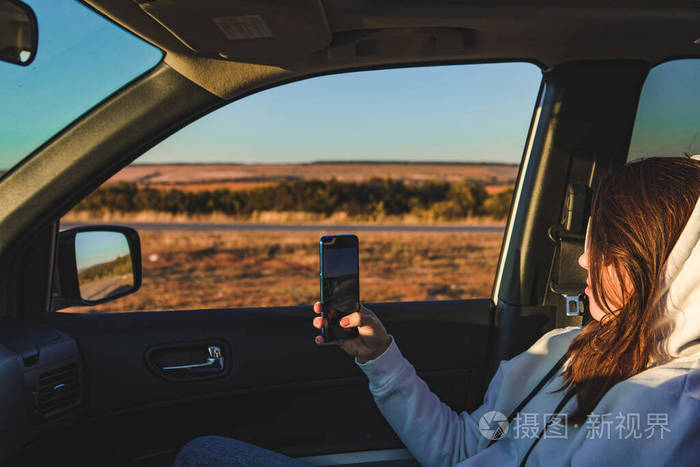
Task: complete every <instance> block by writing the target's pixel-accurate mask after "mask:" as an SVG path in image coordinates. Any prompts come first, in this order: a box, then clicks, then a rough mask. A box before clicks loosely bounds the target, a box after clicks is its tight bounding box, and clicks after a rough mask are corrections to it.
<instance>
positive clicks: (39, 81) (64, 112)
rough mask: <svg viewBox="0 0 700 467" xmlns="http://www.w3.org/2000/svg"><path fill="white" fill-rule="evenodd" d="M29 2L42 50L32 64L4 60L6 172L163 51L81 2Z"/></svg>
mask: <svg viewBox="0 0 700 467" xmlns="http://www.w3.org/2000/svg"><path fill="white" fill-rule="evenodd" d="M25 2H26V3H27V4H29V6H31V7H32V9H33V10H34V12H35V13H36V16H37V20H38V23H39V47H38V51H37V56H36V59H35V60H34V62H33V63H32V64H31V65H29V66H28V67H22V66H17V65H13V64H10V63H5V62H0V102H2V113H1V114H0V173H3V172H6V171H8V170H10V169H11V168H12V167H13V166H15V165H16V164H18V163H19V162H20V161H21V160H22V159H24V158H25V157H26V156H27V155H29V154H30V153H31V152H32V151H34V150H35V149H36V148H38V147H39V146H40V145H41V144H43V143H44V142H45V141H47V140H48V139H49V138H51V137H52V136H53V135H55V134H56V133H58V132H59V131H60V130H61V129H62V128H64V127H65V126H67V125H68V124H70V123H71V122H72V121H73V120H75V119H76V118H78V117H79V116H80V115H82V114H83V113H85V112H86V111H87V110H88V109H90V108H91V107H93V106H94V105H95V104H97V103H98V102H100V101H101V100H103V99H104V98H105V97H107V96H108V95H110V94H111V93H113V92H114V91H116V90H117V89H119V88H121V87H122V86H124V84H126V83H128V82H129V81H131V80H133V79H134V78H136V77H137V76H139V75H141V74H142V73H144V72H145V71H147V70H149V69H150V68H152V67H154V66H155V65H156V64H158V62H160V60H161V59H162V56H163V54H162V52H161V51H160V49H158V48H156V47H153V46H152V45H150V44H148V43H146V42H144V41H143V40H141V39H139V38H138V37H136V36H134V35H133V34H131V33H129V32H127V31H126V30H124V29H122V28H120V27H118V26H116V25H115V24H114V23H111V22H110V21H107V20H106V19H105V18H103V17H102V16H100V15H98V14H97V13H95V12H94V11H92V10H90V9H88V8H87V7H85V6H84V5H82V4H81V3H79V2H77V1H73V0H70V1H60V2H57V1H56V0H25Z"/></svg>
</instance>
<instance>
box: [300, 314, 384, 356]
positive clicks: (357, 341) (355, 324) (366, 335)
mask: <svg viewBox="0 0 700 467" xmlns="http://www.w3.org/2000/svg"><path fill="white" fill-rule="evenodd" d="M321 310H322V305H321V302H316V303H314V312H315V313H316V314H318V315H320V314H321ZM313 324H314V327H315V328H316V329H321V328H322V327H323V318H322V317H320V316H317V317H315V318H314V322H313ZM340 326H341V327H344V328H346V329H350V328H357V332H358V334H359V335H358V336H357V337H353V338H352V339H344V340H341V341H332V342H324V341H323V336H316V343H317V344H319V345H320V344H335V345H338V346H340V348H341V349H343V350H344V351H345V353H347V354H348V355H352V356H353V357H357V360H358V361H359V362H360V363H366V362H368V361H369V360H374V359H375V358H377V357H379V356H380V355H381V354H383V353H384V351H385V350H386V349H388V348H389V345H390V344H391V337H389V334H387V332H386V329H384V325H382V322H381V321H379V318H377V315H375V314H374V312H373V311H372V310H370V309H369V308H365V307H364V306H362V305H360V311H357V312H355V313H351V314H349V315H347V316H344V317H343V318H342V319H341V320H340Z"/></svg>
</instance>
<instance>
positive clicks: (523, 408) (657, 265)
mask: <svg viewBox="0 0 700 467" xmlns="http://www.w3.org/2000/svg"><path fill="white" fill-rule="evenodd" d="M699 159H700V158H699ZM699 196H700V160H694V159H689V158H664V159H648V160H645V161H642V162H636V163H633V164H629V165H627V166H625V167H624V168H622V169H621V170H619V171H618V172H617V173H615V174H613V175H612V176H610V177H608V178H607V179H606V180H604V181H603V182H602V183H601V185H600V186H599V188H598V190H597V192H596V195H595V196H594V199H593V203H592V206H591V220H590V223H589V229H588V232H587V238H586V245H587V246H586V250H585V252H584V253H583V255H581V257H580V259H579V264H580V265H581V266H582V267H583V268H585V269H586V270H587V271H588V272H589V275H588V281H587V284H588V286H587V287H586V292H585V293H586V295H587V296H588V298H589V304H590V306H589V308H590V312H591V316H592V317H593V320H592V321H591V322H590V323H589V324H587V325H586V326H585V327H584V328H583V329H580V328H565V329H555V330H553V331H551V332H549V333H548V334H546V335H545V336H543V337H542V338H541V339H540V340H539V341H537V342H536V343H535V344H534V345H533V346H532V347H531V348H530V349H529V350H527V351H526V352H524V353H522V354H520V355H518V356H517V357H515V358H513V359H512V360H509V361H505V362H501V365H500V366H499V369H498V371H497V373H496V375H495V376H494V378H493V379H492V381H491V383H490V385H489V388H488V390H487V393H486V396H485V398H484V404H483V405H482V406H481V407H480V408H479V409H477V410H476V411H474V412H473V413H471V414H469V413H466V412H463V413H461V414H457V413H455V412H454V411H452V410H451V409H450V408H449V407H447V406H446V405H444V404H443V403H442V402H440V400H439V399H438V398H437V396H435V394H433V393H432V392H430V390H429V389H428V387H427V385H426V384H425V383H424V382H423V381H422V380H421V379H420V378H419V377H418V376H417V375H416V373H415V370H414V368H413V367H412V366H411V364H410V363H408V361H406V360H405V359H404V358H403V357H402V355H401V352H400V351H399V349H398V346H397V344H396V342H394V340H393V339H392V338H391V336H389V335H388V334H387V332H386V330H385V329H384V327H383V326H382V324H381V322H380V321H379V319H378V318H377V317H376V315H374V313H372V311H370V310H368V309H367V308H364V307H363V308H362V309H361V311H360V312H358V313H354V314H352V315H349V316H347V317H345V318H344V319H343V320H342V321H341V325H342V326H344V327H347V328H352V327H356V328H357V329H358V331H359V336H358V337H356V338H354V339H350V340H346V341H344V342H341V343H338V344H337V345H339V346H340V347H341V348H342V349H343V350H344V351H345V352H347V353H348V354H350V355H352V356H354V357H355V359H356V362H357V364H358V365H359V366H360V368H361V369H362V370H363V371H364V373H365V374H366V375H367V376H368V378H369V387H370V391H371V392H372V395H373V396H374V399H375V401H376V403H377V405H378V407H379V409H380V410H381V412H382V414H384V416H385V417H386V419H387V420H388V421H389V423H390V424H391V426H392V427H393V429H394V430H395V431H396V433H397V434H398V435H399V437H400V438H401V440H402V441H403V442H404V444H405V445H406V446H407V448H408V449H409V450H410V451H411V453H412V454H413V455H414V457H415V458H416V459H418V461H419V462H420V463H421V464H423V465H429V466H434V465H456V464H459V465H460V466H473V465H489V466H496V465H525V464H527V465H547V466H550V465H552V466H555V465H572V464H573V465H586V466H587V465H592V464H595V465H597V466H602V465H620V464H622V463H626V464H630V463H631V464H633V465H654V466H657V465H667V464H673V465H697V464H698V463H699V462H700V458H698V456H699V455H700V242H699V239H700V201H698V197H699ZM314 311H315V312H316V313H320V312H321V304H320V303H316V304H315V305H314ZM321 320H322V318H321V317H316V318H315V319H314V321H313V325H314V326H315V327H316V328H320V327H321V325H322V321H321ZM316 343H317V344H324V342H323V338H322V337H321V336H317V337H316ZM505 417H508V422H507V423H504V422H503V421H502V420H503V418H505ZM499 420H501V422H500V423H496V424H495V425H494V424H493V423H494V422H499ZM496 426H498V427H500V430H497V431H495V430H494V429H493V428H494V427H496ZM480 428H481V429H480ZM202 439H203V440H204V441H199V443H200V444H201V443H202V442H207V440H208V442H210V443H215V444H217V446H218V449H217V450H218V452H222V451H226V452H227V456H226V457H227V459H228V460H230V461H233V460H234V457H235V456H233V454H232V452H231V449H235V448H233V447H232V445H229V447H226V448H222V447H221V446H223V445H225V444H226V443H227V442H230V443H239V442H234V441H232V440H226V441H222V440H223V439H222V438H200V440H202ZM197 442H198V440H195V441H193V442H192V443H197ZM192 443H191V445H188V447H186V448H185V449H184V450H183V452H182V453H181V455H180V457H178V461H185V460H186V459H190V460H192V459H195V458H196V454H195V453H196V452H197V451H199V452H202V451H201V450H198V449H197V448H196V445H192ZM238 445H241V446H243V443H239V444H238ZM238 445H237V446H238ZM188 448H189V451H188ZM244 448H245V449H246V450H247V449H255V450H258V451H256V455H257V456H262V457H264V456H265V455H268V454H269V455H270V456H273V457H271V458H270V459H271V461H274V462H279V465H284V463H285V462H286V460H288V461H289V463H294V462H295V461H293V460H292V459H287V458H283V457H282V456H279V455H276V454H274V453H269V451H264V450H261V449H259V448H254V447H252V446H250V445H244ZM246 452H248V451H246ZM188 453H189V454H188ZM232 456H233V457H232ZM275 456H276V457H275ZM262 457H258V458H260V459H262ZM285 459H286V460H285ZM201 460H203V459H201V458H200V461H201Z"/></svg>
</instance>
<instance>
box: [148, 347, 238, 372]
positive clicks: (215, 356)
mask: <svg viewBox="0 0 700 467" xmlns="http://www.w3.org/2000/svg"><path fill="white" fill-rule="evenodd" d="M207 351H208V352H209V357H208V358H207V359H206V361H204V362H201V363H190V364H186V365H168V366H162V367H160V369H161V370H162V371H164V372H168V373H170V372H175V373H187V372H200V371H206V370H213V371H217V370H218V371H223V370H224V368H225V365H224V363H225V362H224V356H223V353H222V352H221V347H219V346H218V345H210V346H209V347H208V348H207Z"/></svg>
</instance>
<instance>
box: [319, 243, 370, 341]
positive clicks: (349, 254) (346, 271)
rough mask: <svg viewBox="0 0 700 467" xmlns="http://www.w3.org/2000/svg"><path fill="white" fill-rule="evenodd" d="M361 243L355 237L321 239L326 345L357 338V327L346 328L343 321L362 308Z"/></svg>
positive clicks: (323, 334) (322, 296) (322, 297)
mask: <svg viewBox="0 0 700 467" xmlns="http://www.w3.org/2000/svg"><path fill="white" fill-rule="evenodd" d="M358 244H359V242H358V240H357V236H355V235H324V236H323V237H321V242H320V255H321V261H320V264H321V305H323V313H322V317H323V326H322V327H321V335H322V336H323V340H324V341H326V342H331V341H336V340H341V339H349V338H353V337H356V336H357V328H351V329H345V328H343V327H341V326H340V320H341V319H342V318H343V316H346V315H349V314H351V313H354V312H356V311H359V309H360V268H359V255H358Z"/></svg>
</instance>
